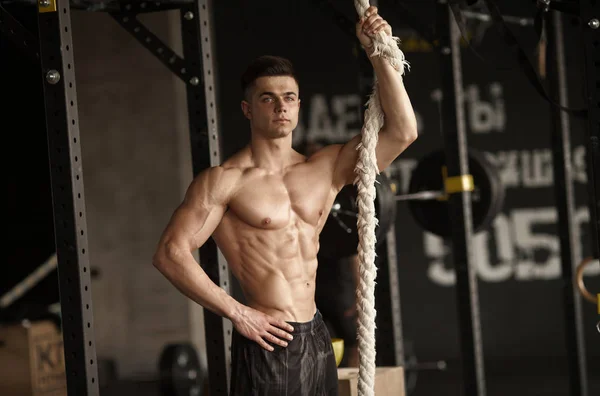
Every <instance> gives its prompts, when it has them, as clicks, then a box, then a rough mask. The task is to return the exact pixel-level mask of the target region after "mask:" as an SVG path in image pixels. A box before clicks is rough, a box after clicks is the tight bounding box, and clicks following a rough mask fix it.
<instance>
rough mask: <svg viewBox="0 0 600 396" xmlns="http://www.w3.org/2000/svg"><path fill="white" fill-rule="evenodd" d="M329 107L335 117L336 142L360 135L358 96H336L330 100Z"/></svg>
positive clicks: (359, 104)
mask: <svg viewBox="0 0 600 396" xmlns="http://www.w3.org/2000/svg"><path fill="white" fill-rule="evenodd" d="M331 107H332V108H333V113H334V114H335V117H336V123H335V135H336V136H337V140H347V139H350V138H352V137H353V136H354V135H357V134H359V133H360V128H361V126H360V125H359V123H360V116H361V114H360V107H361V103H360V96H359V95H338V96H334V97H333V98H332V99H331Z"/></svg>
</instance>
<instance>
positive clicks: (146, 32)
mask: <svg viewBox="0 0 600 396" xmlns="http://www.w3.org/2000/svg"><path fill="white" fill-rule="evenodd" d="M109 14H110V16H112V17H113V18H114V20H115V21H116V22H117V23H118V24H119V25H121V26H122V27H123V29H125V30H126V31H127V32H129V33H130V34H131V35H132V36H133V37H134V38H135V39H136V40H137V41H139V42H140V43H141V44H142V45H143V46H144V47H146V48H147V49H148V50H149V51H150V52H151V53H152V54H153V55H154V56H156V58H157V59H158V60H159V61H161V62H162V63H163V64H164V65H165V66H166V67H167V68H168V69H169V70H171V71H172V72H173V73H174V74H175V75H176V76H177V77H179V78H180V79H182V80H183V82H185V83H190V84H193V85H199V84H200V77H201V76H200V75H199V73H197V70H193V69H192V67H191V65H190V63H189V62H187V61H186V60H185V59H183V58H181V57H180V56H179V55H177V54H176V53H175V51H173V50H172V49H171V48H170V47H169V45H168V44H166V43H165V42H164V41H162V40H161V39H159V38H158V36H156V35H155V34H154V33H152V32H151V31H150V29H148V28H147V27H146V26H144V24H143V23H141V22H140V21H139V20H138V19H137V14H135V13H133V12H132V13H130V12H120V13H115V12H111V13H109ZM195 68H196V69H198V67H197V66H196V67H195Z"/></svg>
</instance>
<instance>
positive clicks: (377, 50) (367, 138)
mask: <svg viewBox="0 0 600 396" xmlns="http://www.w3.org/2000/svg"><path fill="white" fill-rule="evenodd" d="M354 6H355V8H356V11H357V13H358V15H359V16H360V17H363V16H364V15H365V12H366V11H367V9H368V8H369V2H368V0H354ZM369 51H370V52H371V54H370V56H371V57H373V56H381V57H383V58H384V59H386V60H387V61H388V62H390V64H391V65H392V67H394V69H396V70H397V71H398V73H399V74H400V75H403V74H404V67H405V66H407V65H408V64H407V63H406V61H405V59H404V54H403V53H402V51H401V50H400V48H399V47H398V39H397V38H395V37H390V36H388V35H387V34H385V33H384V32H380V33H378V34H377V35H376V36H375V37H374V38H373V48H371V49H369ZM383 122H384V115H383V110H382V109H381V103H380V101H379V89H378V86H377V81H375V84H374V87H373V92H372V94H371V95H370V97H369V100H368V101H367V110H366V111H365V123H364V125H363V128H362V140H361V143H360V144H359V145H358V147H357V150H358V161H357V163H356V167H355V169H354V171H355V174H356V178H355V180H354V184H355V185H356V187H357V189H358V198H357V204H358V209H359V212H358V220H357V228H358V235H359V242H358V258H359V269H360V279H359V283H358V288H357V301H358V353H359V356H360V360H359V370H358V394H359V396H372V395H374V394H375V315H376V312H375V277H376V275H377V267H376V266H375V242H376V240H375V227H376V226H377V218H376V217H375V192H376V190H375V178H376V177H377V174H378V173H379V168H378V167H377V158H376V155H375V147H376V146H377V139H378V134H379V130H380V129H381V127H382V126H383Z"/></svg>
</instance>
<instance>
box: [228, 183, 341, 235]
mask: <svg viewBox="0 0 600 396" xmlns="http://www.w3.org/2000/svg"><path fill="white" fill-rule="evenodd" d="M319 176H321V177H319ZM330 196H331V181H330V179H329V178H324V177H322V175H314V174H310V173H305V172H294V173H288V174H286V175H265V176H254V177H248V178H247V179H246V180H243V182H242V183H241V185H240V188H239V190H238V191H237V193H236V194H235V196H234V197H233V199H232V200H231V201H230V202H229V210H231V211H233V213H234V214H235V215H236V216H237V217H238V218H240V219H241V220H242V221H244V222H245V223H247V224H249V225H251V226H254V227H257V228H265V229H280V228H283V227H286V226H288V225H289V224H291V223H293V222H295V221H298V220H301V221H303V222H305V223H308V224H312V225H315V226H316V225H317V224H318V222H319V220H320V219H321V217H322V215H323V213H324V212H325V210H326V207H327V205H328V202H329V201H330ZM327 210H328V209H327Z"/></svg>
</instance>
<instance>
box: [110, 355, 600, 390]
mask: <svg viewBox="0 0 600 396" xmlns="http://www.w3.org/2000/svg"><path fill="white" fill-rule="evenodd" d="M447 363H448V369H447V370H446V371H429V370H428V371H422V372H419V374H418V377H417V382H416V387H415V389H414V391H413V392H412V393H410V396H465V394H464V393H463V392H462V382H461V378H460V374H459V371H458V370H457V369H453V367H454V368H456V367H459V363H458V362H451V361H449V362H447ZM588 372H589V378H588V386H589V388H588V395H589V396H593V395H600V361H598V362H592V363H591V364H589V365H588ZM486 390H487V396H569V395H571V393H570V391H569V378H568V376H567V366H566V361H564V359H560V360H556V361H555V360H550V359H525V360H523V359H521V360H520V361H519V362H510V363H508V362H506V363H501V364H498V363H492V364H488V365H487V366H486ZM100 394H101V395H110V396H125V395H128V396H129V395H142V394H143V395H144V396H160V393H159V392H158V382H157V381H152V380H148V381H120V382H119V383H114V384H111V385H110V386H107V387H101V390H100ZM205 396H207V395H205Z"/></svg>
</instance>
